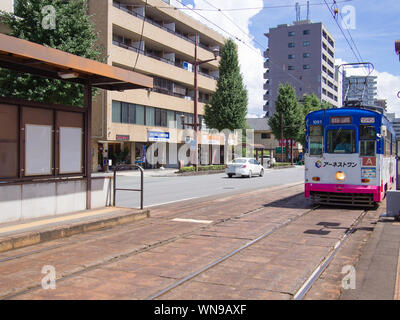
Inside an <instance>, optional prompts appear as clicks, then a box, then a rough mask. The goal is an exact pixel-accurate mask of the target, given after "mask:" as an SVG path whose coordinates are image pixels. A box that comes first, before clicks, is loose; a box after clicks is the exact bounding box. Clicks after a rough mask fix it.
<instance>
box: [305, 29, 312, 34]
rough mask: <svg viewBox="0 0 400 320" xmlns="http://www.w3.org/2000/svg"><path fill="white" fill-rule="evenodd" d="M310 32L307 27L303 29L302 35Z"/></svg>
mask: <svg viewBox="0 0 400 320" xmlns="http://www.w3.org/2000/svg"><path fill="white" fill-rule="evenodd" d="M310 32H311V31H310V30H308V29H307V30H303V34H304V35H307V34H310Z"/></svg>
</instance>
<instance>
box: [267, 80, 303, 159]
mask: <svg viewBox="0 0 400 320" xmlns="http://www.w3.org/2000/svg"><path fill="white" fill-rule="evenodd" d="M303 119H304V118H303V112H302V110H301V108H300V104H299V102H298V100H297V96H296V91H295V89H294V88H293V87H292V86H291V85H290V84H288V83H286V85H284V86H283V85H282V84H281V85H280V86H279V91H278V98H277V100H276V102H275V112H274V114H273V116H272V117H271V118H270V119H269V121H268V124H269V126H270V127H271V129H272V132H273V134H274V135H275V137H276V138H277V139H278V140H279V139H292V140H296V141H298V139H299V137H300V131H301V126H302V123H303V122H304V120H303ZM282 120H283V121H282ZM282 122H283V137H282V125H281V123H282ZM287 153H288V148H286V154H287Z"/></svg>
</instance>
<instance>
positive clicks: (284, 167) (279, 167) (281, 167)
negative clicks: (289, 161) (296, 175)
mask: <svg viewBox="0 0 400 320" xmlns="http://www.w3.org/2000/svg"><path fill="white" fill-rule="evenodd" d="M287 168H296V167H295V166H278V167H272V168H270V169H287Z"/></svg>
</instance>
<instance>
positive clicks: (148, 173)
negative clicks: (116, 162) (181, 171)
mask: <svg viewBox="0 0 400 320" xmlns="http://www.w3.org/2000/svg"><path fill="white" fill-rule="evenodd" d="M177 171H178V169H177V168H166V169H145V170H144V177H173V176H176V175H177V174H176V172H177ZM113 174H114V172H113V171H111V170H110V172H96V173H93V174H92V176H93V177H103V176H106V177H112V176H113ZM118 176H127V177H140V171H139V170H121V171H118Z"/></svg>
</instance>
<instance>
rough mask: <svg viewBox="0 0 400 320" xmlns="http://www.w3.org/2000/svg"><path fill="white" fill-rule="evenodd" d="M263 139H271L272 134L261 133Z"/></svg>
mask: <svg viewBox="0 0 400 320" xmlns="http://www.w3.org/2000/svg"><path fill="white" fill-rule="evenodd" d="M261 139H271V134H270V133H261Z"/></svg>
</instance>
